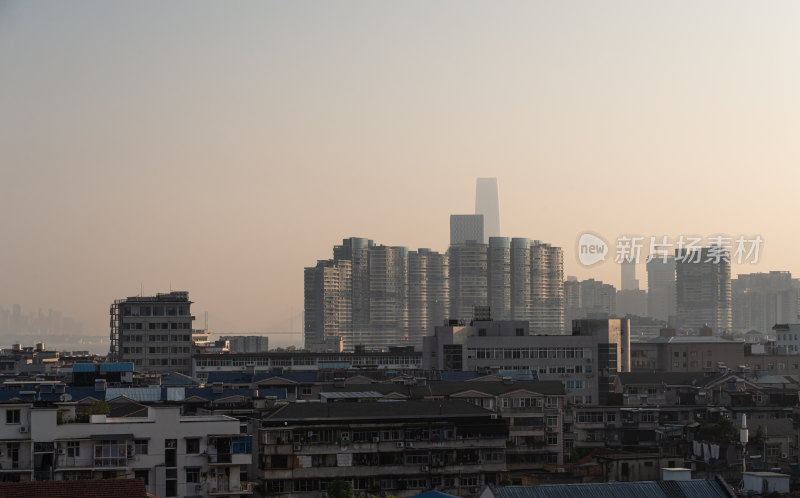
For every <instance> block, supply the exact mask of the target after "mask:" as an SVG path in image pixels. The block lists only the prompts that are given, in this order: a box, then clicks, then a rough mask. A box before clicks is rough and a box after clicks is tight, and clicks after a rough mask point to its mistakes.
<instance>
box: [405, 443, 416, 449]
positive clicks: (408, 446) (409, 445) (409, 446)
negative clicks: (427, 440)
mask: <svg viewBox="0 0 800 498" xmlns="http://www.w3.org/2000/svg"><path fill="white" fill-rule="evenodd" d="M413 447H414V443H406V448H413Z"/></svg>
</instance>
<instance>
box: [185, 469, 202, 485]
mask: <svg viewBox="0 0 800 498" xmlns="http://www.w3.org/2000/svg"><path fill="white" fill-rule="evenodd" d="M186 482H200V469H186Z"/></svg>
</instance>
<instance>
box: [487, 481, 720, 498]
mask: <svg viewBox="0 0 800 498" xmlns="http://www.w3.org/2000/svg"><path fill="white" fill-rule="evenodd" d="M643 496H646V497H648V498H733V497H735V496H736V494H735V493H734V492H733V491H732V490H731V489H730V487H729V486H728V484H727V483H726V482H725V481H724V480H723V479H722V478H721V477H717V478H715V479H697V480H691V481H638V482H604V483H592V484H547V485H542V486H499V487H490V488H488V489H486V490H485V491H484V492H483V493H482V494H481V498H491V497H497V498H588V497H598V498H604V497H608V498H641V497H643Z"/></svg>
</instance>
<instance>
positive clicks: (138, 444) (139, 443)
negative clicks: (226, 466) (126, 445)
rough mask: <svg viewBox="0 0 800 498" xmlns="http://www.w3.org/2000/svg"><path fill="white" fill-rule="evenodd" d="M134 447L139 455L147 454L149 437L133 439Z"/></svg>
mask: <svg viewBox="0 0 800 498" xmlns="http://www.w3.org/2000/svg"><path fill="white" fill-rule="evenodd" d="M133 449H134V451H136V454H137V455H146V454H147V439H134V440H133Z"/></svg>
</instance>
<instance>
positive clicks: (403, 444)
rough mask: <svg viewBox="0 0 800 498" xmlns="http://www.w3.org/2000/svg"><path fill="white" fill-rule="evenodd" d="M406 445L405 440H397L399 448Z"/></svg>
mask: <svg viewBox="0 0 800 498" xmlns="http://www.w3.org/2000/svg"><path fill="white" fill-rule="evenodd" d="M405 445H406V444H405V443H404V442H402V441H398V442H397V447H398V448H403V447H405Z"/></svg>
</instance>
